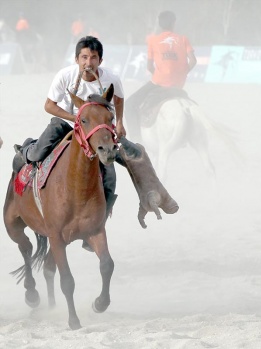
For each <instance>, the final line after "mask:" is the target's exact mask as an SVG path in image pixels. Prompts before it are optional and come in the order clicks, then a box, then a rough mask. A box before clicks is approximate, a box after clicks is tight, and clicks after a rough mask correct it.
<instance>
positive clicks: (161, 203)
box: [116, 137, 179, 229]
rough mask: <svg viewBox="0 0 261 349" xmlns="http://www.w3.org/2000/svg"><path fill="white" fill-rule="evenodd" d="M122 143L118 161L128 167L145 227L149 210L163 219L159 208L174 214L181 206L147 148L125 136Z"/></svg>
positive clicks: (140, 219)
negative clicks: (172, 194) (159, 176)
mask: <svg viewBox="0 0 261 349" xmlns="http://www.w3.org/2000/svg"><path fill="white" fill-rule="evenodd" d="M120 143H121V147H120V149H119V156H118V158H116V161H117V162H118V163H120V164H121V165H123V166H125V167H126V168H127V170H128V172H129V174H130V177H131V179H132V182H133V184H134V186H135V188H136V190H137V193H138V196H139V199H140V207H139V212H138V220H139V222H140V225H141V226H142V228H144V229H145V228H146V227H147V225H146V224H145V221H144V218H145V216H146V214H147V213H148V212H155V214H156V216H157V218H158V219H161V214H160V211H159V208H161V209H162V210H163V211H164V212H165V213H168V214H173V213H175V212H177V211H178V209H179V206H178V204H177V203H176V201H175V200H174V199H172V197H171V196H170V195H169V193H168V192H167V190H166V189H165V187H164V186H163V184H162V183H161V182H160V180H159V178H158V177H157V174H156V172H155V170H154V168H153V166H152V164H151V161H150V159H149V156H148V154H147V153H146V151H145V148H144V147H143V146H142V145H140V144H138V143H136V144H134V143H132V142H130V141H128V140H127V139H126V138H125V137H122V138H121V139H120Z"/></svg>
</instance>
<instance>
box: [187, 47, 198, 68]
mask: <svg viewBox="0 0 261 349" xmlns="http://www.w3.org/2000/svg"><path fill="white" fill-rule="evenodd" d="M196 64H197V58H196V57H195V55H194V52H193V51H191V52H189V53H188V68H189V71H191V70H192V69H193V68H194V67H195V65H196Z"/></svg>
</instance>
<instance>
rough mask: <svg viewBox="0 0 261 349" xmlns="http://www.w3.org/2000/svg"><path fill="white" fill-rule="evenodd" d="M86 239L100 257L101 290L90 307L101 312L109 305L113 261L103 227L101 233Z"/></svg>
mask: <svg viewBox="0 0 261 349" xmlns="http://www.w3.org/2000/svg"><path fill="white" fill-rule="evenodd" d="M87 241H88V243H89V244H90V245H91V247H92V248H93V250H94V251H95V253H96V254H97V256H98V257H99V259H100V272H101V276H102V291H101V294H100V295H99V297H97V298H96V299H95V301H94V303H93V304H92V308H93V310H94V311H95V312H96V313H102V312H104V311H105V310H106V309H107V308H108V306H109V305H110V281H111V276H112V273H113V270H114V262H113V260H112V258H111V256H110V253H109V250H108V245H107V238H106V232H105V229H104V231H103V232H102V233H99V234H97V235H95V236H91V237H90V238H89V239H88V240H87Z"/></svg>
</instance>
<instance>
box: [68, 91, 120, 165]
mask: <svg viewBox="0 0 261 349" xmlns="http://www.w3.org/2000/svg"><path fill="white" fill-rule="evenodd" d="M113 92H114V88H113V85H111V86H110V87H109V88H108V90H107V91H106V92H105V93H104V94H103V95H102V96H99V95H96V94H93V95H90V96H89V97H88V99H87V101H83V100H82V99H81V98H79V97H77V96H75V95H73V94H71V93H70V95H71V98H72V100H73V103H74V104H75V106H76V107H77V108H79V112H78V115H77V117H76V121H75V127H74V134H75V137H76V139H77V141H78V143H79V144H80V145H81V147H82V148H83V150H84V152H85V154H86V155H87V156H88V157H89V158H90V159H92V158H93V157H94V156H96V155H98V157H99V159H100V161H101V162H102V163H103V164H104V165H108V164H110V163H112V162H113V161H114V160H115V157H116V152H117V149H118V146H117V142H116V140H115V137H116V135H115V132H114V130H113V124H112V121H113V119H114V113H113V107H112V105H111V104H110V101H111V99H112V97H113Z"/></svg>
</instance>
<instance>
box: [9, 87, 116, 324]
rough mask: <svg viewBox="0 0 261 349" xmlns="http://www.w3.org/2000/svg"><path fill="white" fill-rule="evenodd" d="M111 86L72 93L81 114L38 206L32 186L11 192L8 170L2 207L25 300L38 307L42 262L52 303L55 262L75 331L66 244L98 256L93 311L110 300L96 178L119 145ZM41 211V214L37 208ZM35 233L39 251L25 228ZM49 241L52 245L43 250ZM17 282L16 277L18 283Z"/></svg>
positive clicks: (109, 264)
mask: <svg viewBox="0 0 261 349" xmlns="http://www.w3.org/2000/svg"><path fill="white" fill-rule="evenodd" d="M112 96H113V86H112V85H111V87H110V88H109V89H108V90H107V93H106V94H104V95H103V96H102V97H101V96H96V97H97V101H96V102H93V100H95V98H94V97H95V95H94V96H93V98H92V101H91V102H87V103H86V101H83V100H81V99H80V98H78V97H76V96H72V98H73V101H74V103H75V105H76V106H77V107H78V108H79V113H78V116H77V120H76V123H75V128H74V133H73V135H72V140H71V143H70V144H69V146H68V147H67V148H66V149H65V150H64V152H63V153H62V155H61V156H60V158H59V161H58V162H57V164H56V166H55V167H54V168H53V169H52V171H51V173H50V176H49V178H48V180H47V183H46V186H45V187H44V188H43V189H41V193H40V196H41V208H42V209H41V210H39V208H38V206H37V205H36V200H35V197H34V193H33V189H32V188H31V187H30V186H27V187H26V189H25V190H24V192H23V194H22V195H18V194H17V193H16V191H15V186H14V180H15V177H16V174H15V173H13V174H12V178H11V180H10V183H9V187H8V191H7V195H6V201H5V205H4V222H5V226H6V229H7V232H8V234H9V236H10V238H11V239H12V240H13V241H14V242H16V243H17V244H18V247H19V250H20V252H21V253H22V256H23V258H24V261H25V264H24V266H23V267H21V268H19V269H18V270H17V271H16V273H19V272H20V280H22V279H23V278H24V287H25V289H26V292H25V301H26V303H27V304H28V305H30V306H31V307H36V306H38V304H39V302H40V298H39V294H38V292H37V290H36V289H35V286H36V283H35V280H34V278H33V276H32V268H33V267H34V266H37V265H38V266H41V263H43V269H44V276H45V279H46V282H47V289H48V301H49V306H54V304H55V298H54V275H55V271H56V265H57V267H58V270H59V273H60V283H61V289H62V292H63V293H64V295H65V297H66V301H67V305H68V311H69V326H70V328H71V329H79V328H80V327H81V325H80V321H79V319H78V316H77V314H76V310H75V306H74V299H73V293H74V287H75V284H74V278H73V276H72V274H71V271H70V267H69V264H68V261H67V256H66V246H67V245H68V244H70V243H71V242H72V241H74V240H77V239H81V240H83V241H86V242H87V243H88V244H89V245H90V246H91V248H92V249H93V250H94V251H95V253H96V254H97V256H98V258H99V259H100V272H101V276H102V290H101V294H100V295H99V297H98V298H96V300H95V302H94V303H93V309H94V311H96V312H103V311H105V310H106V309H107V307H108V306H109V304H110V293H109V288H110V279H111V276H112V273H113V269H114V263H113V260H112V258H111V256H110V253H109V251H108V245H107V238H106V231H105V222H106V202H105V196H104V190H103V185H102V181H101V178H100V168H99V161H101V162H102V163H103V164H104V165H108V164H111V163H112V162H113V161H114V160H115V156H116V152H117V149H118V147H117V144H116V143H115V134H114V131H113V129H112V121H113V118H114V115H113V113H112V109H111V108H110V103H109V102H110V101H111V99H112ZM41 211H42V212H41ZM27 226H28V227H29V228H31V229H32V230H33V231H34V232H37V233H35V234H36V237H37V246H38V248H37V251H36V253H35V254H34V255H33V256H32V249H33V246H32V244H31V242H30V240H29V238H28V237H27V236H26V235H25V233H24V229H25V227H27ZM47 240H49V243H50V249H49V251H48V253H47ZM20 280H19V281H20Z"/></svg>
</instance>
